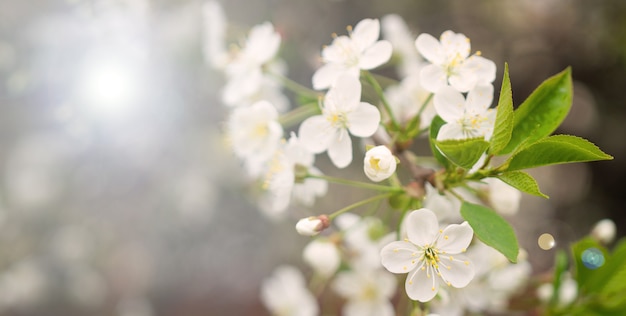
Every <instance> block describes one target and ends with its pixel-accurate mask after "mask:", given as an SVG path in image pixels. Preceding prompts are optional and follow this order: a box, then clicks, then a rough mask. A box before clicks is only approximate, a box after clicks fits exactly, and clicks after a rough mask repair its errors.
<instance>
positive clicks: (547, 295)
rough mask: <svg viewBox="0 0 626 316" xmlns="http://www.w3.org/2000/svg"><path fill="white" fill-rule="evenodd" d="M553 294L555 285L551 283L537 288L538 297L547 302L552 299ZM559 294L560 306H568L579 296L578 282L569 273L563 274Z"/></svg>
mask: <svg viewBox="0 0 626 316" xmlns="http://www.w3.org/2000/svg"><path fill="white" fill-rule="evenodd" d="M553 294H554V286H553V285H552V284H551V283H544V284H542V285H540V286H539V287H538V288H537V297H538V298H539V299H540V300H541V301H543V302H546V303H547V302H548V301H550V299H552V295H553ZM557 295H558V305H559V306H567V305H569V304H571V303H572V302H574V300H576V297H577V296H578V283H577V282H576V280H574V279H573V278H572V276H571V275H570V274H569V273H564V274H562V275H561V286H560V287H559V292H558V293H557Z"/></svg>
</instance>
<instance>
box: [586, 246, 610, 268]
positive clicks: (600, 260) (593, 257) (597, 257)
mask: <svg viewBox="0 0 626 316" xmlns="http://www.w3.org/2000/svg"><path fill="white" fill-rule="evenodd" d="M580 259H581V260H582V262H583V264H584V265H585V267H587V268H589V269H591V270H595V269H597V268H599V267H601V266H603V265H604V261H605V260H604V254H603V253H602V251H600V250H599V249H598V248H589V249H587V250H585V251H583V253H582V254H581V256H580Z"/></svg>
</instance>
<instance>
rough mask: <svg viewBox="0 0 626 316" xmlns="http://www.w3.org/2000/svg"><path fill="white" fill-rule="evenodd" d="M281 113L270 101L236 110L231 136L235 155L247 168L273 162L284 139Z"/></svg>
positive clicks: (230, 122)
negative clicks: (269, 160) (279, 119)
mask: <svg viewBox="0 0 626 316" xmlns="http://www.w3.org/2000/svg"><path fill="white" fill-rule="evenodd" d="M277 120H278V112H277V111H276V108H274V106H273V105H272V104H271V103H269V102H267V101H259V102H257V103H255V104H253V105H251V106H248V107H243V108H236V109H234V111H233V112H232V114H231V116H230V118H229V120H228V123H227V124H228V134H229V136H230V140H231V143H232V147H233V151H234V152H235V154H236V155H237V156H238V157H239V158H241V159H243V160H244V161H245V162H246V165H253V166H254V165H257V164H262V163H264V162H266V161H267V160H268V159H270V158H271V157H272V156H273V154H274V152H275V151H276V150H277V148H278V146H279V144H280V139H281V138H282V136H283V128H282V126H281V125H280V124H279V123H278V121H277Z"/></svg>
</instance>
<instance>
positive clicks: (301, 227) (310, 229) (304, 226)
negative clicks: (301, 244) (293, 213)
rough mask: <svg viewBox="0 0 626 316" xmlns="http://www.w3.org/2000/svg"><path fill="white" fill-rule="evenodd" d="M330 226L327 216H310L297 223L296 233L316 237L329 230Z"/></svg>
mask: <svg viewBox="0 0 626 316" xmlns="http://www.w3.org/2000/svg"><path fill="white" fill-rule="evenodd" d="M329 224H330V223H329V219H328V216H326V215H320V216H317V217H316V216H309V217H305V218H303V219H300V220H299V221H298V223H296V231H298V234H300V235H302V236H315V235H317V234H319V233H320V232H321V231H322V230H324V229H326V228H328V226H329Z"/></svg>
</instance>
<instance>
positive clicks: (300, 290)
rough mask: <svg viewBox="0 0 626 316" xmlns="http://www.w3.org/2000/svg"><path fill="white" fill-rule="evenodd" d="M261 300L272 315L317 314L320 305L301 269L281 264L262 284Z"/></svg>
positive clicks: (305, 315)
mask: <svg viewBox="0 0 626 316" xmlns="http://www.w3.org/2000/svg"><path fill="white" fill-rule="evenodd" d="M261 301H262V302H263V304H264V305H265V307H266V308H267V309H268V310H269V311H270V313H271V314H272V315H280V316H317V315H318V313H319V306H318V304H317V301H316V299H315V297H314V296H313V294H312V293H311V292H310V291H309V289H308V288H307V287H306V282H305V280H304V276H302V273H301V272H300V270H298V269H297V268H295V267H292V266H280V267H278V268H276V270H274V273H273V275H272V276H271V277H270V278H268V279H266V280H264V281H263V284H262V285H261Z"/></svg>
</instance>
